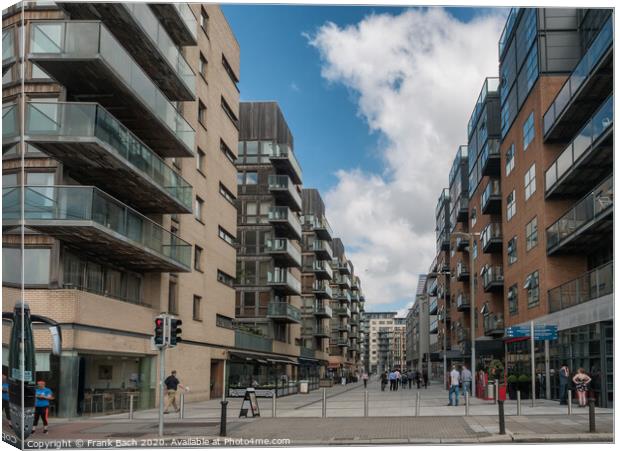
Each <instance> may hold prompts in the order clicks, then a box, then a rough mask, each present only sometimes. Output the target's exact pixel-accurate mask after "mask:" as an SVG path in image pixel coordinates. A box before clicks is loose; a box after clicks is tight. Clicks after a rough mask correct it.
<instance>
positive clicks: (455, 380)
mask: <svg viewBox="0 0 620 451" xmlns="http://www.w3.org/2000/svg"><path fill="white" fill-rule="evenodd" d="M460 382H461V375H460V373H459V372H458V370H457V369H456V366H455V365H452V371H450V391H449V392H448V405H449V406H458V405H459V383H460ZM453 394H454V395H455V396H456V404H453V403H452V395H453Z"/></svg>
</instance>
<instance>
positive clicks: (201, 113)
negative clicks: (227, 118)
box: [198, 100, 207, 127]
mask: <svg viewBox="0 0 620 451" xmlns="http://www.w3.org/2000/svg"><path fill="white" fill-rule="evenodd" d="M198 122H200V123H201V124H202V125H203V126H205V127H206V126H207V107H206V106H205V104H204V103H202V102H201V101H200V100H199V101H198Z"/></svg>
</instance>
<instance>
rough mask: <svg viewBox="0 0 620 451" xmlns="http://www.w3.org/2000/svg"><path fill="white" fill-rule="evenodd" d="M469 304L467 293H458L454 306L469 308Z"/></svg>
mask: <svg viewBox="0 0 620 451" xmlns="http://www.w3.org/2000/svg"><path fill="white" fill-rule="evenodd" d="M469 306H470V303H469V295H467V294H464V293H459V294H458V295H457V297H456V308H457V309H463V308H469Z"/></svg>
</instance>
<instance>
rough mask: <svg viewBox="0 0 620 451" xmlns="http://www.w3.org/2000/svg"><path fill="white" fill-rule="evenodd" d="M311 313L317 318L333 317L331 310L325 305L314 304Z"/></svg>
mask: <svg viewBox="0 0 620 451" xmlns="http://www.w3.org/2000/svg"><path fill="white" fill-rule="evenodd" d="M313 313H314V316H316V317H317V318H331V317H332V316H333V312H332V308H331V307H330V306H329V305H325V304H316V305H315V306H314V311H313Z"/></svg>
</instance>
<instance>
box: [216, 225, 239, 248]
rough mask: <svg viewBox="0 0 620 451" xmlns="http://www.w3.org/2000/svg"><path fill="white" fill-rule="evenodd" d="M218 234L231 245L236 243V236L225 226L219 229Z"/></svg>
mask: <svg viewBox="0 0 620 451" xmlns="http://www.w3.org/2000/svg"><path fill="white" fill-rule="evenodd" d="M218 235H219V237H220V238H221V239H223V240H224V241H226V242H227V243H228V244H230V245H231V246H234V245H235V237H234V236H233V235H231V234H230V233H229V232H227V231H226V229H224V228H223V227H221V226H220V227H219V229H218Z"/></svg>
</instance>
